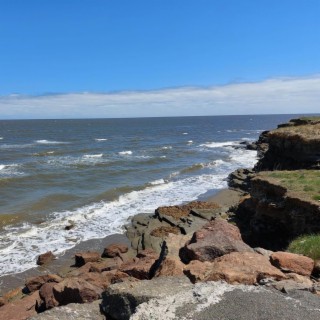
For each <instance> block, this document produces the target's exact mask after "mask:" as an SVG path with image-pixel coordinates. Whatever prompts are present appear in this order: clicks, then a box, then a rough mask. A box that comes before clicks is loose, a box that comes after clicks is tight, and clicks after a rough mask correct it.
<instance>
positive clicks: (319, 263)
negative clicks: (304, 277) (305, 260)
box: [312, 260, 320, 277]
mask: <svg viewBox="0 0 320 320" xmlns="http://www.w3.org/2000/svg"><path fill="white" fill-rule="evenodd" d="M312 274H313V275H315V276H316V277H319V276H320V260H315V262H314V267H313V270H312Z"/></svg>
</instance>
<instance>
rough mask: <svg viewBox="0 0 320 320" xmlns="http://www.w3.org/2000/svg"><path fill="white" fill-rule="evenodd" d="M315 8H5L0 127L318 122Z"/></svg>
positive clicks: (200, 4) (142, 4) (50, 3)
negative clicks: (196, 119)
mask: <svg viewBox="0 0 320 320" xmlns="http://www.w3.org/2000/svg"><path fill="white" fill-rule="evenodd" d="M319 16H320V1H319V0H308V1H306V0H290V1H288V0H281V1H279V0H259V1H257V0H241V1H239V0H223V1H221V0H117V1H114V0H28V1H26V0H0V119H20V118H83V117H85V118H86V117H94V118H95V117H143V116H183V115H186V116H187V115H221V114H268V113H302V112H305V113H318V112H319V110H320V107H319V105H320V104H319V101H320V100H319V98H320V94H319V92H320V54H319V52H320V19H319Z"/></svg>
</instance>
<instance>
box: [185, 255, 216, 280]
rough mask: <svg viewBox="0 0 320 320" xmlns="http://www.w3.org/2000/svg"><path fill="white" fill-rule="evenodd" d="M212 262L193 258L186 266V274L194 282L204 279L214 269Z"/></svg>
mask: <svg viewBox="0 0 320 320" xmlns="http://www.w3.org/2000/svg"><path fill="white" fill-rule="evenodd" d="M212 266H213V263H212V262H208V261H205V262H201V261H199V260H192V261H191V262H190V263H189V264H188V265H187V266H186V267H185V268H184V274H185V275H186V276H187V277H188V278H189V279H190V281H191V282H192V283H196V282H200V281H204V279H205V278H206V277H207V276H208V274H209V273H210V271H211V270H212Z"/></svg>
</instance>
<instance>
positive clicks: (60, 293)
mask: <svg viewBox="0 0 320 320" xmlns="http://www.w3.org/2000/svg"><path fill="white" fill-rule="evenodd" d="M101 293H102V289H101V288H99V287H97V286H95V285H92V284H91V283H89V282H88V281H85V280H83V279H74V278H67V279H64V280H63V281H62V282H60V283H58V284H56V285H55V286H54V287H53V294H54V298H55V299H56V300H57V301H58V303H59V305H66V304H68V303H85V302H92V301H94V300H97V299H99V298H100V296H101Z"/></svg>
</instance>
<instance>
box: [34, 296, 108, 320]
mask: <svg viewBox="0 0 320 320" xmlns="http://www.w3.org/2000/svg"><path fill="white" fill-rule="evenodd" d="M99 304H100V300H98V301H94V302H92V303H86V304H79V303H70V304H68V305H67V306H63V307H57V308H54V309H51V310H48V311H46V312H44V313H40V314H38V315H36V316H34V317H32V318H30V319H29V320H57V319H59V320H80V319H81V320H105V316H104V315H103V314H101V313H100V308H99Z"/></svg>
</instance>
